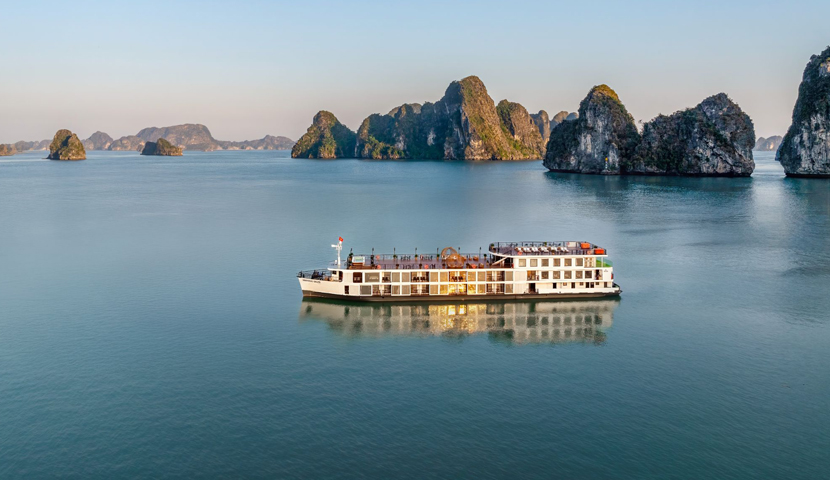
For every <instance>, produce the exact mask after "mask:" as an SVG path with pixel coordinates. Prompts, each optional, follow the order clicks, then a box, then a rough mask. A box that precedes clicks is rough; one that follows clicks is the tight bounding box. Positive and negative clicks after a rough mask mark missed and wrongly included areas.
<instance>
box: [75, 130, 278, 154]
mask: <svg viewBox="0 0 830 480" xmlns="http://www.w3.org/2000/svg"><path fill="white" fill-rule="evenodd" d="M90 138H91V137H90ZM159 138H164V139H166V140H168V141H169V142H170V143H172V144H174V145H180V146H182V147H183V148H184V150H201V151H206V152H210V151H214V150H290V149H291V147H292V146H293V145H294V141H293V140H291V139H290V138H286V137H275V136H273V135H266V136H264V137H263V138H261V139H259V140H243V141H241V142H232V141H225V140H217V139H215V138H213V135H211V133H210V130H208V128H207V127H206V126H204V125H201V124H198V123H186V124H183V125H173V126H170V127H148V128H144V129H142V130H141V131H140V132H138V134H137V135H128V136H125V137H121V138H119V139H118V140H115V141H113V142H112V145H111V146H110V148H109V149H110V150H138V151H139V152H140V151H141V150H142V149H143V148H144V144H145V143H146V142H155V141H156V140H158V139H159Z"/></svg>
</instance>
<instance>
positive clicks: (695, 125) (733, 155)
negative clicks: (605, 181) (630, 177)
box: [623, 93, 755, 177]
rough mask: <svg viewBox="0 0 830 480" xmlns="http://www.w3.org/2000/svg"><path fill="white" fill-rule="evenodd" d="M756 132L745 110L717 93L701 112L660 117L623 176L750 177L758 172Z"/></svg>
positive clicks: (649, 126) (650, 125) (698, 108)
mask: <svg viewBox="0 0 830 480" xmlns="http://www.w3.org/2000/svg"><path fill="white" fill-rule="evenodd" d="M754 146H755V129H754V127H753V125H752V120H751V119H750V118H749V116H748V115H747V114H745V113H744V112H743V111H741V108H740V107H739V106H738V105H737V104H736V103H735V102H733V101H732V100H730V99H729V97H728V96H726V94H725V93H719V94H717V95H714V96H711V97H709V98H707V99H706V100H704V101H703V102H701V103H700V104H699V105H698V106H696V107H694V108H690V109H687V110H684V111H681V112H677V113H674V114H672V115H669V116H666V115H660V116H658V117H657V118H655V119H654V120H652V121H651V122H648V123H646V124H645V125H644V127H643V136H642V142H641V143H640V145H639V146H638V147H637V150H636V152H635V155H634V157H633V158H632V159H631V160H630V161H624V162H623V171H624V173H631V174H645V175H684V176H738V177H740V176H749V175H751V174H752V171H753V170H754V169H755V161H754V160H753V158H752V148H753V147H754Z"/></svg>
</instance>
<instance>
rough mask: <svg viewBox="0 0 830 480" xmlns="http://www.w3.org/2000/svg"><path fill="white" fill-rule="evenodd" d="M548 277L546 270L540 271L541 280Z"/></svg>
mask: <svg viewBox="0 0 830 480" xmlns="http://www.w3.org/2000/svg"><path fill="white" fill-rule="evenodd" d="M547 279H548V272H542V280H547Z"/></svg>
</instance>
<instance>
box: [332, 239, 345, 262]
mask: <svg viewBox="0 0 830 480" xmlns="http://www.w3.org/2000/svg"><path fill="white" fill-rule="evenodd" d="M338 240H339V242H337V243H336V244H334V245H332V246H331V248H333V249H335V250H337V266H338V267H339V266H340V251H341V250H343V237H338Z"/></svg>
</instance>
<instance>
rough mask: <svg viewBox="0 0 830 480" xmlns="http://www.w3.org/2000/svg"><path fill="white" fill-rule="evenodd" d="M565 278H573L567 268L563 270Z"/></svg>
mask: <svg viewBox="0 0 830 480" xmlns="http://www.w3.org/2000/svg"><path fill="white" fill-rule="evenodd" d="M565 278H573V275H572V272H571V271H570V270H567V271H566V272H565Z"/></svg>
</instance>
